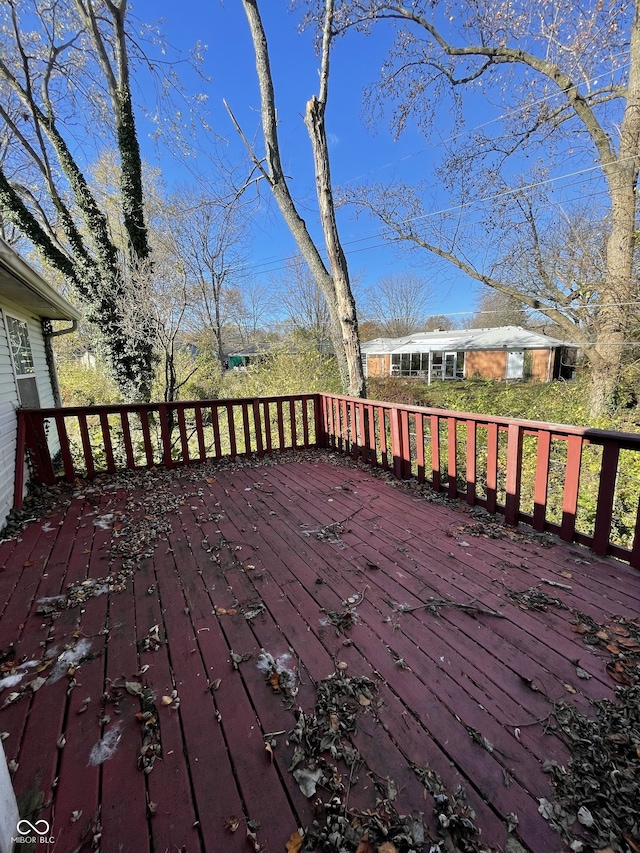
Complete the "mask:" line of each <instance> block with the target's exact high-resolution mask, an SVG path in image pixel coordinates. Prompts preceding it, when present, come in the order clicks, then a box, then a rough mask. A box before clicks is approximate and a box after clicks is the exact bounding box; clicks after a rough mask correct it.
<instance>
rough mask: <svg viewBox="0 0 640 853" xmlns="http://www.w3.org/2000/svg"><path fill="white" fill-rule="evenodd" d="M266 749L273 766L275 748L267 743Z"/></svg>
mask: <svg viewBox="0 0 640 853" xmlns="http://www.w3.org/2000/svg"><path fill="white" fill-rule="evenodd" d="M264 748H265V751H266V753H267V755H268V756H269V760H270V761H271V763H272V764H273V747H272V746H271V744H270V743H265V745H264Z"/></svg>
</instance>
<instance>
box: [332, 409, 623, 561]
mask: <svg viewBox="0 0 640 853" xmlns="http://www.w3.org/2000/svg"><path fill="white" fill-rule="evenodd" d="M320 399H321V404H320V410H321V415H322V423H321V424H320V425H319V426H318V427H317V428H316V429H317V432H318V434H319V435H321V436H322V441H323V446H325V447H330V448H333V449H335V450H337V451H339V452H341V453H347V454H350V455H351V456H352V457H353V458H354V459H359V460H361V461H362V462H366V463H369V464H370V465H373V466H376V467H382V468H384V469H386V470H390V471H392V472H393V473H394V474H395V476H396V477H398V478H401V479H409V478H412V477H415V478H416V479H417V481H418V482H419V483H426V484H428V485H429V486H430V487H431V488H432V489H433V490H435V491H439V492H445V493H446V494H447V495H448V496H449V497H451V498H459V499H462V500H465V501H466V502H467V503H468V504H470V505H474V504H478V505H480V506H483V507H485V508H486V509H487V510H488V511H489V512H491V513H496V512H498V513H502V514H503V515H504V516H505V520H506V521H507V523H508V524H511V525H516V524H518V522H521V521H523V522H526V523H528V524H531V525H532V526H533V528H534V529H535V530H537V531H540V532H544V531H549V532H552V533H555V534H558V535H559V536H560V537H561V538H562V539H564V540H566V541H569V542H571V541H575V542H579V543H581V544H584V545H588V546H590V547H591V548H592V549H593V550H594V551H595V552H596V553H598V554H612V555H613V556H615V557H618V558H619V559H622V560H625V561H628V562H630V563H631V565H632V566H634V567H636V568H640V502H639V499H640V435H635V434H629V433H620V432H607V431H604V430H595V429H586V428H581V427H572V426H563V425H560V424H549V423H542V422H538V421H524V420H514V419H510V418H499V417H493V416H486V415H477V414H468V413H464V412H453V411H444V410H441V409H426V408H420V407H415V406H402V405H396V404H390V403H382V402H376V401H372V400H356V399H353V398H349V397H342V396H339V395H329V394H322V395H321V397H320ZM525 450H526V453H525Z"/></svg>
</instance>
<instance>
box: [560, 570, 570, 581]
mask: <svg viewBox="0 0 640 853" xmlns="http://www.w3.org/2000/svg"><path fill="white" fill-rule="evenodd" d="M560 576H561V577H563V578H568V579H569V580H571V578H572V577H573V575H572V574H571V572H560Z"/></svg>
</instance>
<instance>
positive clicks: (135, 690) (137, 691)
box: [124, 681, 142, 696]
mask: <svg viewBox="0 0 640 853" xmlns="http://www.w3.org/2000/svg"><path fill="white" fill-rule="evenodd" d="M124 686H125V688H126V690H127V693H130V694H131V695H132V696H142V684H138V682H137V681H125V683H124Z"/></svg>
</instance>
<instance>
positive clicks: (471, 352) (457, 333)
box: [361, 326, 576, 382]
mask: <svg viewBox="0 0 640 853" xmlns="http://www.w3.org/2000/svg"><path fill="white" fill-rule="evenodd" d="M361 348H362V357H363V362H364V368H365V375H366V376H415V377H418V378H421V379H426V380H427V381H428V382H432V381H437V380H447V379H449V380H451V379H471V378H474V377H479V378H483V379H533V380H535V381H537V382H549V381H551V380H552V379H557V378H559V377H562V378H563V379H570V378H571V376H572V375H573V365H574V364H575V352H576V351H575V347H573V346H571V345H569V344H566V343H564V342H563V341H560V340H557V339H556V338H551V337H549V336H547V335H541V334H539V333H538V332H530V331H528V330H527V329H523V328H522V327H521V326H500V327H497V328H494V329H454V330H452V331H446V332H442V331H438V332H416V333H415V334H413V335H408V336H407V337H404V338H376V339H375V340H373V341H366V342H365V343H363V344H362V347H361Z"/></svg>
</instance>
